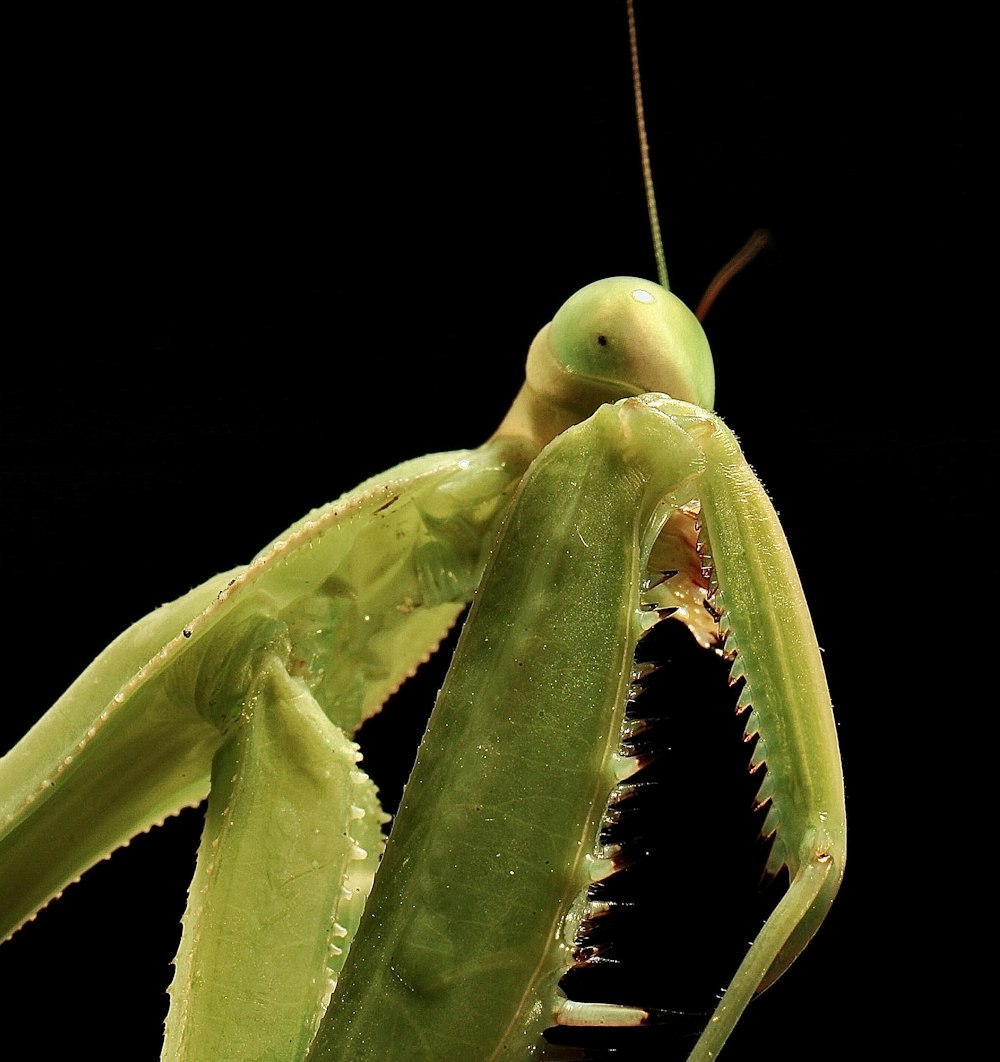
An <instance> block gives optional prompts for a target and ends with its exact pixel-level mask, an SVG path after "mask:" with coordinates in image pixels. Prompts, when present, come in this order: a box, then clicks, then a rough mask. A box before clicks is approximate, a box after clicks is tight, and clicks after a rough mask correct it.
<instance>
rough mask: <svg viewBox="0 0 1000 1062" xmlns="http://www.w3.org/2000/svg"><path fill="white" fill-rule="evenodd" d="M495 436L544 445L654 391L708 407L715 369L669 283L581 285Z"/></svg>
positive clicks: (534, 356)
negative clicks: (601, 410)
mask: <svg viewBox="0 0 1000 1062" xmlns="http://www.w3.org/2000/svg"><path fill="white" fill-rule="evenodd" d="M525 377H526V378H525V382H524V386H523V387H522V388H521V391H520V393H519V394H518V396H517V398H516V400H515V401H514V404H513V406H512V407H511V409H510V412H509V413H508V414H507V416H506V417H505V418H504V421H503V423H502V424H501V425H500V428H499V429H498V430H497V435H506V436H509V435H517V436H521V437H527V438H530V439H531V441H532V443H533V445H535V446H537V448H538V449H541V448H542V447H543V446H545V445H546V444H547V443H548V442H550V441H551V440H552V439H553V438H555V436H556V435H559V434H560V433H561V432H563V431H564V430H565V429H566V428H568V427H570V426H571V425H572V424H576V423H579V422H580V421H581V420H584V419H586V418H587V417H589V416H590V415H591V414H592V413H594V412H595V411H596V410H597V408H598V407H599V406H601V405H603V404H604V403H605V402H615V401H617V400H618V399H621V398H628V397H630V396H632V395H641V394H645V393H646V392H649V391H657V392H662V393H663V394H667V395H670V396H671V397H672V398H678V399H681V400H683V401H685V402H692V403H694V404H695V405H698V406H701V407H702V408H704V409H711V408H712V402H713V400H714V398H715V370H714V367H713V365H712V352H711V350H710V349H709V346H708V340H707V339H706V337H705V333H704V331H703V330H702V327H701V325H700V324H699V322H698V319H697V318H696V317H695V316H694V314H693V313H692V312H691V311H690V310H689V309H688V308H687V307H686V306H685V305H684V303H682V302H681V301H680V299H678V298H677V297H676V296H675V295H673V294H672V293H671V292H670V291H668V290H667V289H666V288H664V287H661V286H660V285H659V284H654V283H652V282H651V281H648V280H640V279H638V278H637V277H611V278H609V279H607V280H598V281H596V282H595V283H593V284H588V285H587V286H586V287H585V288H581V289H580V290H579V291H578V292H577V293H576V294H575V295H573V296H572V297H571V298H569V299H568V300H567V301H566V302H565V303H564V304H563V306H562V307H561V308H560V310H559V312H558V313H557V314H556V315H555V317H553V319H552V320H551V322H549V324H547V325H545V327H544V328H542V330H541V331H540V332H539V333H538V335H537V336H535V339H534V341H533V342H532V344H531V348H530V350H529V351H528V364H527V368H526V373H525Z"/></svg>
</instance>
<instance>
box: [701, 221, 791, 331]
mask: <svg viewBox="0 0 1000 1062" xmlns="http://www.w3.org/2000/svg"><path fill="white" fill-rule="evenodd" d="M772 242H773V241H772V239H771V234H770V232H768V230H767V229H757V231H756V232H755V233H754V234H753V235H752V236H751V237H750V239H749V240H747V242H746V243H745V244H743V246H742V247H741V248H740V249H739V250H738V251H737V252H736V254H734V255H733V257H732V258H730V259H729V261H728V262H726V264H725V265H724V266H723V267H722V268H721V269H720V270H719V271H718V273H716V274H715V276H714V277H712V282H711V283H710V284H709V285H708V287H707V288H706V289H705V294H704V295H702V297H701V302H699V303H698V309H697V310H695V311H694V315H695V317H697V318H698V320H699V321H704V320H705V315H706V314H707V313H708V311H709V310H710V309H711V308H712V303H714V302H715V300H716V299H717V298H718V297H719V293H720V292H721V291H722V289H723V288H724V287H725V286H726V285H727V284H728V283H729V281H730V280H732V279H733V277H735V276H736V274H737V273H739V272H740V271H741V270H743V269H745V268H746V267H747V266H748V265H749V264H750V263H751V262H752V261H753V260H754V259H755V258H756V257H757V255H758V254H760V252H761V251H763V250H764V248H765V247H767V246H768V245H769V244H771V243H772Z"/></svg>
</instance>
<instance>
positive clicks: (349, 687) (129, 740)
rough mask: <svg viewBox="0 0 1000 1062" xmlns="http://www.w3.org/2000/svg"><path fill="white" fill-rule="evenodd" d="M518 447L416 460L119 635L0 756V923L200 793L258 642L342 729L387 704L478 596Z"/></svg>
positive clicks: (22, 913)
mask: <svg viewBox="0 0 1000 1062" xmlns="http://www.w3.org/2000/svg"><path fill="white" fill-rule="evenodd" d="M526 461H527V459H526V457H525V456H524V454H523V452H522V449H521V447H520V445H519V444H510V443H504V442H494V443H491V444H488V445H487V446H484V447H481V448H480V449H479V450H476V451H457V452H454V453H449V454H436V455H430V456H428V457H425V458H421V459H419V460H416V461H409V462H406V463H405V464H403V465H400V466H398V467H397V468H395V469H391V470H389V471H388V472H387V473H385V474H384V477H383V478H382V480H381V481H380V482H379V483H378V484H376V483H374V481H372V482H369V483H365V484H362V485H361V486H360V487H359V488H357V489H356V490H354V491H352V492H350V493H349V494H346V495H344V496H343V497H342V498H340V499H338V500H337V501H336V502H333V503H331V504H330V505H327V506H325V507H323V508H321V509H317V510H314V511H313V512H311V513H309V514H308V515H307V516H306V517H304V518H303V519H302V520H301V521H299V522H298V523H297V524H296V525H294V526H293V527H292V528H290V529H289V530H288V531H286V532H285V533H284V534H283V535H282V536H280V537H279V538H278V539H276V540H275V541H274V542H272V543H271V545H270V546H269V547H268V548H267V549H266V550H264V551H262V552H261V554H259V555H258V556H257V558H255V559H254V561H253V562H252V563H251V564H249V565H247V566H245V567H242V568H237V569H235V570H233V571H231V572H227V573H224V574H223V575H219V576H215V577H213V578H212V579H210V580H208V581H207V582H205V583H204V584H202V585H201V586H199V587H198V588H197V589H195V590H192V591H191V592H190V593H188V594H186V595H185V596H184V597H182V598H180V599H179V600H177V601H175V602H172V603H170V604H168V605H164V606H163V607H162V608H160V609H157V610H156V611H155V612H153V613H151V614H150V615H149V616H147V617H145V618H144V619H143V620H140V621H139V622H138V623H136V624H135V625H134V626H133V627H131V628H130V629H129V630H127V631H126V632H125V633H124V634H122V635H121V636H120V637H119V638H117V639H116V640H115V641H114V642H112V643H111V645H110V646H108V648H107V649H105V650H104V652H102V653H101V654H100V656H98V657H97V659H96V660H95V661H94V662H93V663H92V664H91V665H90V666H89V667H88V668H87V670H86V671H85V672H84V673H83V674H82V675H81V676H80V678H79V679H78V680H77V681H76V682H75V683H74V684H73V686H71V687H70V689H69V690H68V691H67V692H66V693H65V694H64V695H63V696H62V697H61V698H60V699H59V701H57V702H56V704H55V705H54V706H53V708H52V709H51V710H50V711H49V712H48V713H47V714H46V715H45V716H44V717H43V719H42V720H41V721H40V722H39V723H38V724H37V725H36V726H35V727H34V728H33V729H32V730H31V731H30V732H29V733H28V734H27V735H26V736H25V737H24V738H23V739H22V740H21V742H19V743H18V745H17V746H15V747H14V748H13V749H12V750H11V751H10V752H9V753H8V754H7V755H6V756H4V757H3V758H2V759H0V937H6V936H8V935H9V934H10V933H12V932H13V931H14V930H15V929H16V928H17V927H18V926H19V925H20V924H22V923H23V922H24V921H25V920H26V919H27V918H30V917H31V916H32V915H33V914H34V912H35V911H37V910H38V908H39V907H41V906H43V905H44V904H45V903H47V902H48V901H49V900H50V899H52V897H54V896H56V895H58V894H59V893H60V892H61V891H62V889H63V888H65V886H66V885H67V884H69V883H70V882H72V881H74V880H75V879H76V878H78V877H79V876H80V875H81V874H82V873H83V872H84V871H86V870H87V869H88V868H89V867H90V866H92V865H93V864H94V863H96V862H97V861H98V860H100V859H102V858H104V857H105V856H107V855H109V854H110V853H111V852H112V851H113V850H114V849H115V848H117V847H119V846H121V845H123V844H125V843H127V842H128V840H129V839H130V838H131V837H133V836H135V835H136V834H138V833H140V832H142V831H144V830H147V829H149V827H150V826H153V825H156V824H158V823H159V822H161V821H162V820H163V819H164V818H165V817H167V816H168V815H171V814H174V813H176V812H177V811H178V810H180V809H181V808H182V807H185V806H188V805H191V804H197V803H199V802H200V801H201V800H203V799H204V797H205V795H206V794H207V792H208V787H209V777H210V773H211V767H212V759H213V756H214V755H215V753H216V752H217V750H218V749H219V747H220V746H221V745H222V743H223V741H224V740H225V739H226V735H227V734H228V733H229V732H230V729H231V727H232V725H233V724H234V721H235V720H236V719H238V718H239V715H240V712H241V709H242V704H243V699H244V696H245V694H246V690H247V688H248V685H249V683H250V682H251V681H252V680H253V677H254V674H255V670H254V669H255V667H256V666H257V663H258V660H259V654H260V651H261V650H262V649H263V648H266V647H269V646H270V647H272V648H275V649H276V650H278V651H280V653H281V655H282V657H283V658H284V659H286V660H287V666H288V670H289V673H290V674H293V675H295V676H296V677H297V678H300V679H301V680H302V681H303V682H304V683H305V685H306V686H307V687H308V688H309V689H310V690H311V691H312V693H313V695H314V697H315V698H316V700H317V702H318V703H319V704H320V705H321V706H322V708H323V710H324V712H325V714H326V715H327V717H328V718H330V719H331V720H332V721H333V722H334V723H336V724H337V725H338V726H340V727H341V728H342V729H344V730H345V731H347V732H348V733H352V732H353V731H354V730H355V729H356V728H357V727H358V726H359V725H360V724H361V723H362V722H363V721H364V720H365V719H366V718H368V717H369V716H370V715H372V714H373V713H374V712H376V711H378V709H379V708H380V707H381V705H382V703H383V702H384V701H385V699H386V698H387V697H388V696H389V695H390V694H391V693H392V692H393V691H394V690H395V689H396V688H398V686H399V685H400V684H401V683H402V682H403V681H404V680H405V679H406V678H407V677H408V676H409V675H411V674H412V673H413V671H414V670H415V669H416V668H417V667H418V666H419V664H420V663H421V662H422V661H423V660H425V659H426V658H427V657H428V655H429V654H430V653H431V652H433V650H434V649H435V648H436V646H437V645H438V643H439V642H440V640H441V638H442V637H443V636H444V635H445V634H446V633H447V631H448V629H449V628H450V626H451V625H452V623H453V622H454V620H455V618H456V617H457V615H458V614H459V612H460V611H461V609H462V608H463V606H464V604H465V603H466V602H467V601H468V600H469V599H470V597H471V596H472V590H473V588H474V587H475V586H476V584H477V582H478V580H479V577H480V574H481V572H482V569H483V566H484V564H485V560H486V554H487V551H488V546H489V543H490V542H491V541H492V536H493V529H494V527H495V524H496V522H497V519H498V514H499V513H500V512H502V511H503V509H504V507H505V505H506V498H507V495H508V494H509V492H510V490H511V489H512V487H513V484H514V483H515V482H516V481H517V479H518V477H519V475H520V473H521V471H522V470H523V468H524V466H525V464H526Z"/></svg>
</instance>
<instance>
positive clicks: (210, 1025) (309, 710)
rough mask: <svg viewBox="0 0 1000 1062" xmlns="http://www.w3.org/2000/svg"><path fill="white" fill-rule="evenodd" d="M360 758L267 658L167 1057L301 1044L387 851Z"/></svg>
mask: <svg viewBox="0 0 1000 1062" xmlns="http://www.w3.org/2000/svg"><path fill="white" fill-rule="evenodd" d="M359 759H360V754H359V753H358V751H357V746H355V745H354V744H353V743H351V742H350V741H349V740H348V739H347V738H346V737H345V736H344V734H343V731H341V730H340V728H339V727H336V726H334V725H333V724H332V723H331V722H330V721H329V720H328V719H327V717H326V716H325V715H324V713H323V711H322V710H321V709H320V707H319V705H318V704H317V703H316V701H315V699H314V698H313V697H312V696H311V694H310V693H309V691H308V690H307V689H306V687H305V685H304V684H303V683H302V682H301V681H297V680H294V679H292V678H291V677H289V675H288V673H287V671H286V670H285V668H284V665H283V664H282V663H281V661H279V660H278V659H277V658H275V657H270V658H268V659H267V660H266V661H265V663H264V665H263V666H262V667H261V669H260V671H259V672H258V675H257V677H256V680H255V682H254V684H253V687H252V689H251V692H250V695H249V696H248V697H247V699H246V702H245V705H244V708H243V712H242V714H241V718H240V721H239V723H238V725H237V727H236V730H235V733H234V734H233V736H232V738H231V739H230V740H229V741H228V742H227V743H226V745H225V746H224V747H223V748H222V749H221V750H220V751H219V753H218V755H217V756H216V758H215V762H214V764H213V767H212V790H211V795H210V797H209V803H208V815H207V819H206V824H205V832H204V836H203V838H202V843H201V848H200V850H199V853H198V864H197V869H196V871H195V875H194V879H193V881H192V884H191V889H190V893H189V904H188V909H187V912H186V914H185V916H184V931H183V935H182V939H181V946H180V950H179V952H178V955H177V959H176V964H175V965H176V972H175V977H174V980H173V983H172V985H171V987H170V995H171V1007H170V1013H169V1016H168V1018H167V1027H166V1040H165V1044H164V1052H163V1057H164V1059H170V1060H178V1059H184V1060H186V1062H226V1060H230V1059H231V1060H233V1062H237V1060H239V1062H244V1060H250V1059H274V1058H281V1059H287V1060H293V1059H298V1058H303V1057H304V1055H305V1052H306V1048H307V1047H308V1044H309V1041H310V1040H311V1039H312V1035H313V1033H314V1031H315V1027H316V1025H317V1023H318V1021H319V1018H320V1015H321V1014H322V1012H323V1009H324V1007H325V1005H326V1001H327V999H328V998H329V995H330V992H331V990H332V988H333V983H334V980H335V977H336V973H337V971H338V970H339V968H340V965H341V964H342V961H343V957H344V952H345V951H346V949H347V947H348V942H349V941H350V939H351V936H352V935H353V931H354V929H355V927H356V924H357V921H358V918H359V917H360V911H361V908H362V907H363V905H364V900H365V898H366V896H367V894H368V891H369V889H370V887H371V881H372V878H373V876H374V873H375V867H376V865H377V863H378V856H379V854H380V851H381V845H382V840H381V832H380V825H381V822H382V821H383V820H384V818H385V816H383V815H382V814H381V810H380V808H379V805H378V800H377V798H376V795H375V788H374V786H373V785H372V783H371V782H370V781H369V779H368V778H367V776H365V775H364V774H363V773H362V772H361V771H360V770H359V769H358V767H357V762H358V760H359Z"/></svg>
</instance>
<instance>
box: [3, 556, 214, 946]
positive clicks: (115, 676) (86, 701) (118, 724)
mask: <svg viewBox="0 0 1000 1062" xmlns="http://www.w3.org/2000/svg"><path fill="white" fill-rule="evenodd" d="M230 574H233V573H230ZM228 579H229V575H223V576H219V577H218V578H217V579H215V580H212V581H211V582H210V583H206V584H204V585H203V586H200V587H198V588H197V589H196V590H192V591H191V592H190V593H189V594H186V595H185V596H184V597H183V598H181V599H180V600H179V601H176V602H174V603H173V604H172V605H170V606H166V607H164V608H162V609H159V610H157V611H156V612H154V613H151V614H150V615H149V616H147V617H146V618H145V619H143V620H141V621H140V622H139V623H137V624H135V625H134V626H133V627H131V628H130V629H129V630H128V631H126V632H125V633H124V634H122V635H121V636H120V637H119V638H117V639H116V640H115V641H114V642H112V643H111V645H110V646H108V648H107V649H106V650H105V651H104V652H103V653H102V654H101V655H100V656H99V657H98V658H97V659H96V660H95V661H94V662H93V663H92V664H91V665H90V667H88V668H87V670H86V671H84V673H83V674H82V675H81V676H80V677H79V678H78V679H77V680H76V682H74V683H73V685H72V686H71V687H70V688H69V689H68V690H67V691H66V693H64V694H63V696H62V697H60V699H59V700H58V701H57V702H56V704H55V705H54V706H53V708H52V709H51V710H50V711H49V712H48V713H47V714H46V715H45V716H43V718H42V719H41V720H40V721H39V722H38V723H36V724H35V726H34V727H33V728H32V729H31V730H30V731H29V732H28V733H27V734H26V735H25V737H24V738H22V740H21V741H20V742H19V743H18V744H17V745H16V746H15V747H14V748H13V749H12V750H11V751H10V752H9V753H8V754H7V755H6V756H4V757H3V758H0V794H2V805H0V938H3V937H6V936H8V935H9V934H10V933H12V932H13V931H14V930H15V929H17V927H18V926H20V925H21V924H22V923H23V922H24V921H25V920H26V919H28V918H30V917H31V916H32V915H33V914H34V912H35V911H36V910H37V909H38V908H39V907H41V906H42V905H43V904H45V903H47V902H48V901H49V900H50V899H51V898H52V897H53V896H56V895H58V894H59V893H60V892H61V891H62V889H63V888H65V886H66V885H67V884H69V883H70V882H71V881H74V880H75V879H76V878H77V877H78V876H79V875H80V874H81V873H83V871H84V870H86V869H87V868H88V867H90V866H92V865H93V864H94V863H96V862H97V861H98V860H100V859H103V858H104V857H105V856H106V855H108V854H109V853H110V852H112V851H113V850H114V849H115V848H118V847H119V846H120V845H123V844H126V843H127V842H128V840H129V839H130V838H131V837H133V836H135V835H136V834H137V833H140V832H141V831H142V830H145V829H148V828H149V827H150V826H152V825H154V824H157V823H159V822H161V821H162V820H163V819H164V818H165V817H166V816H168V815H172V814H174V813H175V812H177V811H178V810H179V809H180V808H182V807H184V806H187V805H190V804H197V803H198V802H199V801H201V800H203V799H204V797H205V794H206V793H207V792H208V779H209V768H210V765H211V762H212V756H213V754H214V753H215V750H216V749H217V748H218V747H219V744H220V742H221V735H220V734H219V732H218V730H216V728H215V727H213V726H212V725H211V724H210V723H208V722H206V720H205V719H203V718H202V717H201V716H200V715H199V714H198V712H197V711H196V709H195V706H194V704H193V703H192V701H191V699H190V698H188V699H184V700H180V701H179V700H178V699H177V698H175V697H174V696H172V694H171V691H170V690H169V689H168V688H167V687H166V684H165V683H164V682H162V681H159V680H160V679H161V678H162V676H163V674H164V671H165V666H166V660H165V658H164V657H163V656H161V651H162V650H164V647H165V646H168V645H170V644H171V642H174V641H177V642H183V638H182V636H181V635H180V630H181V628H182V627H183V625H184V623H185V622H186V621H187V620H188V619H190V618H191V617H192V616H196V615H198V613H199V612H201V611H202V610H203V609H204V608H206V607H207V606H208V605H209V604H210V603H211V602H212V601H214V600H215V597H216V595H217V593H218V590H219V588H220V586H225V585H226V582H227V581H228ZM178 650H179V651H183V645H178Z"/></svg>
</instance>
